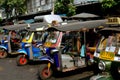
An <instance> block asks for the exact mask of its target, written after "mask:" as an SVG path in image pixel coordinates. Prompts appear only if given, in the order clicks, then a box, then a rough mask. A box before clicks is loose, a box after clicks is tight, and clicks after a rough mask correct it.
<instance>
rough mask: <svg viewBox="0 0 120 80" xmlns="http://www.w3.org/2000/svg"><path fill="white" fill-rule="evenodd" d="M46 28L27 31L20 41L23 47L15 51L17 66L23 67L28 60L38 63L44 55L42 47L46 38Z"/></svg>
mask: <svg viewBox="0 0 120 80" xmlns="http://www.w3.org/2000/svg"><path fill="white" fill-rule="evenodd" d="M46 28H47V27H46ZM46 28H45V27H44V26H43V27H41V28H35V29H29V30H28V33H27V34H26V36H25V37H24V38H23V40H22V43H24V45H23V46H22V48H21V49H19V50H18V51H17V53H18V56H17V65H19V66H22V65H25V64H27V63H28V61H30V60H32V61H38V60H39V58H40V57H41V56H42V55H44V54H45V52H44V50H43V47H42V45H43V43H44V41H45V39H46V36H47V32H45V29H46Z"/></svg>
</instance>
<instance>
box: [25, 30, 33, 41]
mask: <svg viewBox="0 0 120 80" xmlns="http://www.w3.org/2000/svg"><path fill="white" fill-rule="evenodd" d="M31 34H32V32H31V31H30V32H28V33H26V36H25V39H26V40H29V39H30V37H31Z"/></svg>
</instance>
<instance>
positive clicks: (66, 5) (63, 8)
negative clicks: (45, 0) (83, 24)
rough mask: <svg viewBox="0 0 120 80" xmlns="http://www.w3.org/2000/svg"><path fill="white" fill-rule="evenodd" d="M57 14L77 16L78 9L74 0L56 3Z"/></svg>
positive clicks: (60, 0)
mask: <svg viewBox="0 0 120 80" xmlns="http://www.w3.org/2000/svg"><path fill="white" fill-rule="evenodd" d="M55 13H57V14H66V15H67V16H72V15H75V14H76V7H75V6H74V5H73V0H58V1H57V2H56V3H55Z"/></svg>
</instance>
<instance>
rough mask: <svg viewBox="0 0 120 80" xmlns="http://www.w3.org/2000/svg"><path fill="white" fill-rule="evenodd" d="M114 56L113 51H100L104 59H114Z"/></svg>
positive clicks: (101, 57)
mask: <svg viewBox="0 0 120 80" xmlns="http://www.w3.org/2000/svg"><path fill="white" fill-rule="evenodd" d="M114 56H115V54H114V53H113V52H106V51H102V52H100V57H99V58H100V59H104V60H111V61H113V60H114Z"/></svg>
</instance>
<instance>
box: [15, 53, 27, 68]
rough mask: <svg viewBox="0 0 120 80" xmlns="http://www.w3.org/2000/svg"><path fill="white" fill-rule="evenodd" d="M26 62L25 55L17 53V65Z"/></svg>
mask: <svg viewBox="0 0 120 80" xmlns="http://www.w3.org/2000/svg"><path fill="white" fill-rule="evenodd" d="M27 62H28V59H27V57H26V56H25V55H19V56H18V57H17V65H18V66H23V65H26V64H27Z"/></svg>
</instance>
